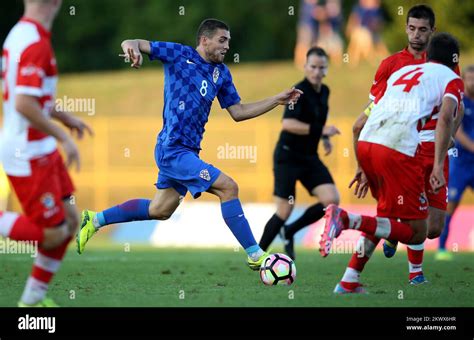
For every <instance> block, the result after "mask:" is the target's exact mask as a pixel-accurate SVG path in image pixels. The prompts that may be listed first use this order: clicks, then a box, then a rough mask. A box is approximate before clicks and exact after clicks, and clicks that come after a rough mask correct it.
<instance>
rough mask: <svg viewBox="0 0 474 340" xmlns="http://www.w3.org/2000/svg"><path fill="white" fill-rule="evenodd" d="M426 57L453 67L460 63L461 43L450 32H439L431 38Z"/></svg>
mask: <svg viewBox="0 0 474 340" xmlns="http://www.w3.org/2000/svg"><path fill="white" fill-rule="evenodd" d="M426 57H427V59H428V61H431V60H433V61H436V62H438V63H441V64H443V65H446V66H448V67H450V68H453V67H454V66H455V65H457V64H458V63H459V43H458V41H457V40H456V38H455V37H453V36H452V35H451V34H449V33H438V34H436V35H435V36H434V37H432V38H431V40H430V43H429V45H428V50H427V52H426Z"/></svg>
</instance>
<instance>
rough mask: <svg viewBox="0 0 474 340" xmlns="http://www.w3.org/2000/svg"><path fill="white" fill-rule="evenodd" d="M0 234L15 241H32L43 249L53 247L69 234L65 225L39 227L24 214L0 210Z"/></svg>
mask: <svg viewBox="0 0 474 340" xmlns="http://www.w3.org/2000/svg"><path fill="white" fill-rule="evenodd" d="M0 235H1V236H3V237H8V238H10V239H12V240H15V241H33V242H38V245H39V246H41V247H42V248H43V249H54V248H56V247H58V246H59V245H61V244H62V243H63V242H64V241H65V240H66V239H67V238H68V237H69V236H70V233H69V229H68V227H67V226H66V225H62V226H59V227H57V228H40V227H38V226H37V225H36V224H34V223H33V222H31V221H30V220H29V219H28V218H27V217H26V216H24V215H20V214H18V213H15V212H10V211H4V212H2V211H0Z"/></svg>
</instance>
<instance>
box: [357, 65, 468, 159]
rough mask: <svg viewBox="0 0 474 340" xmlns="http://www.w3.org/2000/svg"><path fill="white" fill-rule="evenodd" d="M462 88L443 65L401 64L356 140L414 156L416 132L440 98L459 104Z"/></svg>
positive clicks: (438, 105) (418, 135) (390, 78)
mask: <svg viewBox="0 0 474 340" xmlns="http://www.w3.org/2000/svg"><path fill="white" fill-rule="evenodd" d="M463 90H464V86H463V82H462V80H461V78H460V77H459V76H458V75H457V74H456V73H455V72H454V71H452V70H451V69H450V68H449V67H447V66H445V65H442V64H438V63H433V62H428V63H425V64H420V65H410V66H405V67H403V68H401V69H400V70H398V71H396V72H394V73H393V74H392V75H391V76H390V77H389V79H388V81H387V87H386V90H385V92H384V93H380V94H379V95H378V96H377V98H376V99H375V102H374V103H375V106H374V107H373V108H372V111H371V114H370V116H369V118H368V120H367V123H366V124H365V126H364V128H363V129H362V131H361V134H360V137H359V140H361V141H367V142H371V143H376V144H381V145H385V146H387V147H389V148H391V149H394V150H397V151H399V152H401V153H404V154H406V155H408V156H414V155H415V153H416V149H417V147H418V144H419V143H420V141H421V137H420V134H419V132H420V130H421V128H422V127H423V125H424V123H425V122H426V120H427V119H429V118H430V117H431V116H432V115H433V113H437V112H438V111H439V109H440V107H441V103H442V100H443V97H445V96H449V97H452V98H453V99H455V100H456V101H457V103H458V106H459V105H460V103H461V96H462V92H463ZM435 126H436V124H435Z"/></svg>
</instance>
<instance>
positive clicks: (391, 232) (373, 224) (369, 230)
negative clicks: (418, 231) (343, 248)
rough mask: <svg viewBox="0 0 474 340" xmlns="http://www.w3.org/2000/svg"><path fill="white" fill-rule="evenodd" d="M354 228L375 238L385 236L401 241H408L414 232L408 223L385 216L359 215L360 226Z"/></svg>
mask: <svg viewBox="0 0 474 340" xmlns="http://www.w3.org/2000/svg"><path fill="white" fill-rule="evenodd" d="M356 229H358V230H360V231H363V232H365V233H366V234H368V235H372V236H375V237H377V238H385V239H390V240H395V241H399V242H402V243H408V242H409V241H410V240H411V238H412V237H413V234H414V233H413V230H412V228H411V226H410V225H409V224H406V223H402V222H398V221H396V220H394V219H388V218H385V217H371V216H361V222H360V226H358V228H356Z"/></svg>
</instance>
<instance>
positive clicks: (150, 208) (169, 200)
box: [76, 188, 180, 254]
mask: <svg viewBox="0 0 474 340" xmlns="http://www.w3.org/2000/svg"><path fill="white" fill-rule="evenodd" d="M179 203H180V194H179V193H178V192H177V191H176V190H175V189H174V188H166V189H158V191H157V192H156V194H155V197H154V198H153V200H152V201H150V200H148V199H133V200H130V201H127V202H125V203H122V204H119V205H116V206H114V207H112V208H109V209H107V210H104V211H101V212H98V213H96V212H94V211H90V210H84V211H83V212H82V218H81V224H80V229H79V231H78V233H77V235H76V245H77V252H78V253H79V254H82V253H83V252H84V248H85V246H86V244H87V242H88V241H89V240H90V239H91V237H92V236H93V235H94V234H95V233H96V232H97V231H98V230H99V229H100V228H102V227H105V226H107V225H109V224H115V223H126V222H132V221H144V220H167V219H168V218H170V217H171V215H172V214H173V212H174V211H175V210H176V208H177V207H178V206H179Z"/></svg>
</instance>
